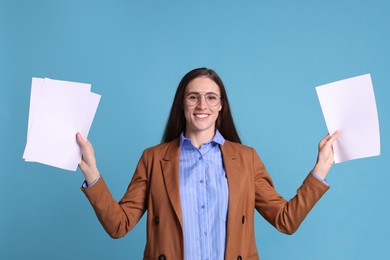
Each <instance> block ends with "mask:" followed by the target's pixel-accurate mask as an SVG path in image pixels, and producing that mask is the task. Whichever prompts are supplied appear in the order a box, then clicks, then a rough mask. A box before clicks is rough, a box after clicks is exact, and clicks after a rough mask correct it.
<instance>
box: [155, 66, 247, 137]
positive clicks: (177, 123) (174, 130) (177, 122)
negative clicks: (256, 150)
mask: <svg viewBox="0 0 390 260" xmlns="http://www.w3.org/2000/svg"><path fill="white" fill-rule="evenodd" d="M198 77H207V78H209V79H211V80H213V81H214V82H215V83H216V84H217V85H218V86H219V90H220V92H221V104H222V109H221V111H219V115H218V118H217V121H216V122H215V128H216V129H218V131H219V132H220V133H221V134H222V136H223V137H224V138H225V139H226V140H229V141H231V142H235V143H241V139H240V137H239V135H238V132H237V129H236V127H235V125H234V121H233V116H232V113H231V111H230V106H229V101H228V97H227V94H226V90H225V86H224V85H223V83H222V80H221V78H220V77H219V76H218V75H217V73H216V72H215V71H213V70H211V69H208V68H198V69H194V70H191V71H190V72H188V73H187V74H186V75H184V77H183V78H182V80H181V81H180V83H179V86H178V87H177V90H176V94H175V98H174V100H173V103H172V108H171V112H170V114H169V117H168V120H167V124H166V126H165V130H164V134H163V137H162V140H161V142H162V143H165V142H169V141H172V140H174V139H176V138H178V137H179V136H180V134H181V133H182V132H185V130H186V119H185V117H184V110H183V108H184V104H183V103H184V94H185V90H186V87H187V85H188V83H190V81H191V80H193V79H195V78H198Z"/></svg>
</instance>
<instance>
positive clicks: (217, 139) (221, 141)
mask: <svg viewBox="0 0 390 260" xmlns="http://www.w3.org/2000/svg"><path fill="white" fill-rule="evenodd" d="M184 142H188V143H191V139H190V138H187V137H185V136H184V132H182V133H181V134H180V147H182V146H183V143H184ZM208 143H215V144H219V145H223V144H224V143H225V138H223V136H222V135H221V133H220V132H219V131H218V130H216V131H215V135H214V137H213V139H211V140H210V142H208Z"/></svg>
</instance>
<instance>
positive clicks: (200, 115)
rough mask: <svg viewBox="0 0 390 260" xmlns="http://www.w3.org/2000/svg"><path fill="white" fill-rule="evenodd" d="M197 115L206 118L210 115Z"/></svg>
mask: <svg viewBox="0 0 390 260" xmlns="http://www.w3.org/2000/svg"><path fill="white" fill-rule="evenodd" d="M195 116H196V117H200V118H206V117H208V116H209V115H204V114H202V115H195Z"/></svg>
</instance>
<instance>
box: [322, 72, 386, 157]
mask: <svg viewBox="0 0 390 260" xmlns="http://www.w3.org/2000/svg"><path fill="white" fill-rule="evenodd" d="M316 91H317V95H318V98H319V101H320V104H321V108H322V112H323V114H324V117H325V121H326V126H327V128H328V131H329V133H330V134H332V133H334V132H335V131H336V130H339V131H340V136H339V137H338V138H337V140H336V141H335V142H334V143H333V149H334V159H335V163H339V162H343V161H348V160H352V159H358V158H365V157H370V156H377V155H380V134H379V120H378V113H377V109H376V102H375V95H374V89H373V87H372V81H371V76H370V74H366V75H362V76H358V77H353V78H349V79H344V80H340V81H337V82H333V83H329V84H326V85H322V86H318V87H316Z"/></svg>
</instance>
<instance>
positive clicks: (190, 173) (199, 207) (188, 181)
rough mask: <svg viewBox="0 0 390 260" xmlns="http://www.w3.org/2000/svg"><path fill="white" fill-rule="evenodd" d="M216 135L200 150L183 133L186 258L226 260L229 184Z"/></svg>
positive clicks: (181, 155) (181, 169)
mask: <svg viewBox="0 0 390 260" xmlns="http://www.w3.org/2000/svg"><path fill="white" fill-rule="evenodd" d="M224 142H225V139H224V138H223V137H222V135H221V134H220V133H219V132H218V131H216V135H215V136H214V138H213V139H212V140H211V141H210V142H208V143H205V144H203V145H202V146H201V147H200V148H199V149H198V148H197V147H195V146H194V145H193V144H192V142H191V140H190V139H188V138H185V137H184V135H183V134H181V136H180V201H181V209H182V217H183V218H182V220H183V233H184V258H185V259H186V260H191V259H196V260H199V259H202V260H206V259H208V260H214V259H223V258H224V255H225V246H226V219H227V210H228V198H229V191H228V183H227V178H226V174H225V169H224V167H223V161H222V154H221V150H220V145H223V144H224Z"/></svg>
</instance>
